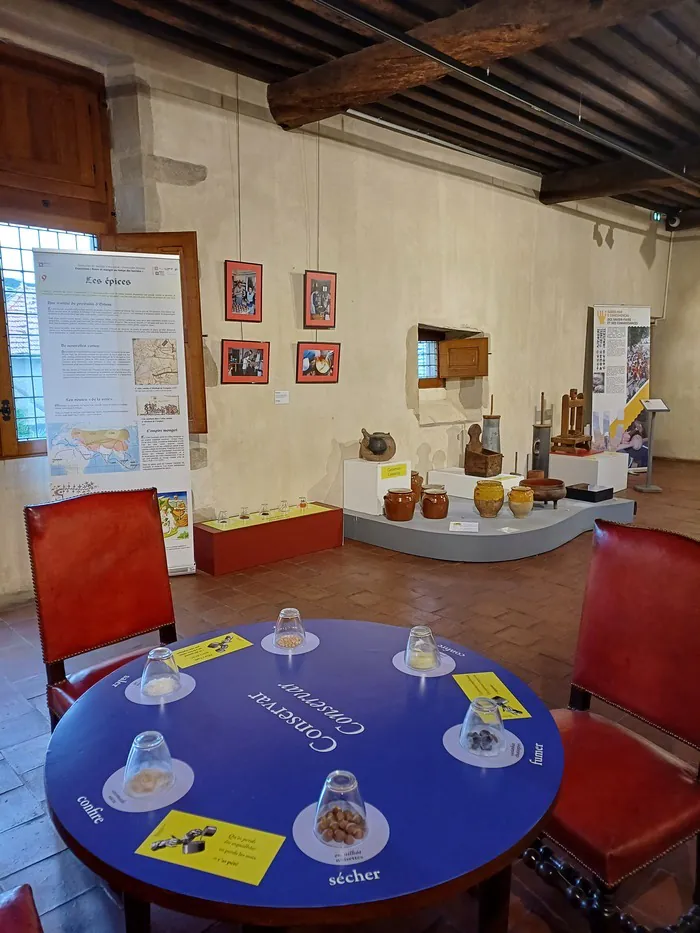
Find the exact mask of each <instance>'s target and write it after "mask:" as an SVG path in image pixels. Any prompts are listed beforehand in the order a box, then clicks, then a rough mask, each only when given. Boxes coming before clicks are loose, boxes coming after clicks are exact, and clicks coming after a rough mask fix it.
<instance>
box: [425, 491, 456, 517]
mask: <svg viewBox="0 0 700 933" xmlns="http://www.w3.org/2000/svg"><path fill="white" fill-rule="evenodd" d="M449 505H450V500H449V499H448V498H447V493H446V492H445V487H444V486H426V487H425V489H424V490H423V503H422V509H423V518H447V510H448V508H449Z"/></svg>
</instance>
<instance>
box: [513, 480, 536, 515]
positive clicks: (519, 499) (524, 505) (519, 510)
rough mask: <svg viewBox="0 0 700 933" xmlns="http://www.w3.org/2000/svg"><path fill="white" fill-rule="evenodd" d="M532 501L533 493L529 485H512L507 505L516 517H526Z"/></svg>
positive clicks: (533, 498) (532, 503)
mask: <svg viewBox="0 0 700 933" xmlns="http://www.w3.org/2000/svg"><path fill="white" fill-rule="evenodd" d="M534 502H535V493H534V492H533V490H532V489H531V488H530V487H529V486H513V488H512V489H511V490H510V492H509V493H508V505H509V506H510V510H511V512H512V513H513V515H514V516H515V517H516V518H526V517H527V516H528V515H529V514H530V512H531V511H532V506H533V505H534Z"/></svg>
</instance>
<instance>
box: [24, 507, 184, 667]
mask: <svg viewBox="0 0 700 933" xmlns="http://www.w3.org/2000/svg"><path fill="white" fill-rule="evenodd" d="M24 513H25V521H26V525H27V541H28V543H29V556H30V560H31V563H32V575H33V577H34V594H35V596H36V604H37V614H38V617H39V632H40V635H41V644H42V649H43V652H44V662H45V663H46V664H52V663H54V662H56V661H62V660H63V659H64V658H70V657H72V656H73V655H76V654H82V653H83V652H85V651H90V650H92V649H93V648H99V647H102V646H104V645H110V644H114V643H115V642H118V641H122V640H123V639H125V638H131V637H132V636H134V635H140V634H143V633H145V632H151V631H153V630H154V629H157V628H160V627H161V626H165V625H171V624H172V623H173V621H174V612H173V602H172V597H171V594H170V581H169V579H168V566H167V562H166V558H165V544H164V541H163V530H162V527H161V523H160V512H159V509H158V498H157V495H156V491H155V489H136V490H133V491H132V490H129V491H126V492H98V493H93V494H92V495H88V496H79V497H78V498H76V499H67V500H65V501H64V502H52V503H49V504H47V505H32V506H27V508H26V509H25V510H24Z"/></svg>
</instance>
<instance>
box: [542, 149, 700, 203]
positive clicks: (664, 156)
mask: <svg viewBox="0 0 700 933" xmlns="http://www.w3.org/2000/svg"><path fill="white" fill-rule="evenodd" d="M648 155H649V157H650V158H652V159H655V160H657V161H658V162H661V163H663V164H664V165H668V167H669V168H670V169H672V170H673V171H676V172H681V173H685V174H687V175H688V176H689V178H697V177H698V175H700V146H683V147H682V148H679V149H673V150H671V151H669V150H668V149H666V150H659V151H657V152H652V153H648ZM649 186H653V187H654V188H676V187H678V188H679V190H686V191H687V192H688V193H689V194H691V195H693V196H694V197H695V198H697V197H698V188H697V186H696V185H688V187H687V188H684V187H683V182H681V181H679V180H678V179H677V178H674V177H673V176H667V175H663V174H662V173H661V172H659V171H658V170H657V169H655V168H652V167H651V166H650V165H646V164H645V163H643V162H638V161H637V160H636V159H629V158H624V159H616V160H615V161H612V162H601V163H599V164H597V165H588V166H585V167H577V168H572V169H566V170H565V171H561V172H553V173H552V174H550V175H545V176H544V177H543V178H542V185H541V187H540V201H541V202H542V204H561V203H562V202H563V201H580V200H585V199H586V198H603V197H614V196H616V195H619V194H626V193H627V192H628V191H640V190H642V189H643V188H648V187H649Z"/></svg>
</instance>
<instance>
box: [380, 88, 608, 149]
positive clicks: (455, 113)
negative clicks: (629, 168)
mask: <svg viewBox="0 0 700 933" xmlns="http://www.w3.org/2000/svg"><path fill="white" fill-rule="evenodd" d="M390 100H391V101H397V100H398V101H414V102H415V103H417V104H419V105H420V106H423V107H430V108H431V109H432V110H434V111H436V112H437V113H438V114H440V115H445V114H446V115H449V116H450V117H452V118H453V120H454V122H455V123H457V124H463V125H464V126H465V127H466V128H469V127H471V126H477V127H482V128H483V129H485V130H487V131H488V132H491V133H497V134H499V135H500V136H502V137H503V138H504V139H505V140H506V141H510V142H513V141H515V142H518V143H524V144H525V145H526V146H528V147H529V148H530V149H536V150H538V151H541V152H546V153H551V154H552V155H553V156H554V160H553V161H555V162H558V163H560V164H562V163H563V164H565V165H566V164H568V165H586V164H590V163H591V162H592V161H593V160H592V159H591V158H590V157H588V158H586V155H585V154H582V153H581V152H577V151H576V150H575V149H574V148H573V147H569V148H566V147H564V146H562V145H561V144H560V143H559V142H558V141H556V140H554V139H551V138H550V137H549V136H548V134H547V133H546V131H545V130H544V129H543V127H542V126H539V127H538V128H537V130H538V131H534V132H533V130H532V128H530V129H527V128H521V127H519V126H518V124H517V121H516V122H513V121H511V120H510V119H505V118H500V119H499V118H498V117H494V116H492V115H490V114H488V113H485V112H482V111H481V110H480V109H479V106H478V103H476V102H472V104H471V105H468V106H465V105H464V104H463V103H462V104H460V103H458V102H457V101H452V100H451V99H450V98H449V97H444V96H443V95H441V94H439V93H438V92H436V91H435V90H430V89H429V88H416V90H414V91H405V92H404V93H403V94H400V95H398V96H397V97H392V98H390ZM598 158H600V156H599V157H598Z"/></svg>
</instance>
